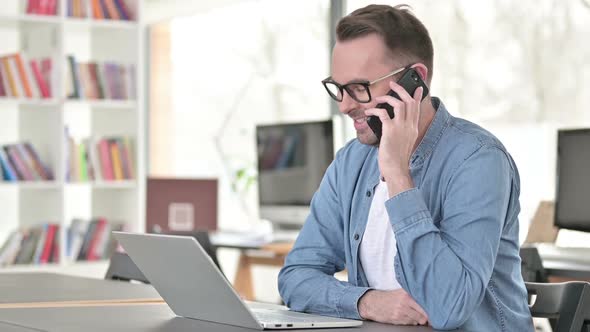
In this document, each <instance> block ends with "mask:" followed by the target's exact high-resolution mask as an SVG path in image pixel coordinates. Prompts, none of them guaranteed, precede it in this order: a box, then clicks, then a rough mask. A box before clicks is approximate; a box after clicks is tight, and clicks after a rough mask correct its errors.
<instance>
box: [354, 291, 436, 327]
mask: <svg viewBox="0 0 590 332" xmlns="http://www.w3.org/2000/svg"><path fill="white" fill-rule="evenodd" d="M358 309H359V314H360V316H361V318H362V319H367V320H372V321H375V322H380V323H387V324H395V325H426V323H427V322H428V316H427V315H426V312H424V309H422V308H421V307H420V305H418V303H416V301H414V299H413V298H412V297H411V296H410V294H408V293H407V292H406V291H405V290H403V289H401V288H400V289H396V290H391V291H380V290H370V291H368V292H366V293H365V295H363V296H362V297H361V298H360V300H359V302H358Z"/></svg>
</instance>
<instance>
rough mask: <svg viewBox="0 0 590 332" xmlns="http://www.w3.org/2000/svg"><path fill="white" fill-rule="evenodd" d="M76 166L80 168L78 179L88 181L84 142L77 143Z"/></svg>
mask: <svg viewBox="0 0 590 332" xmlns="http://www.w3.org/2000/svg"><path fill="white" fill-rule="evenodd" d="M78 150H79V154H78V165H79V166H78V167H79V169H80V173H79V180H80V181H88V165H87V163H86V159H87V156H86V146H85V144H84V143H81V144H78Z"/></svg>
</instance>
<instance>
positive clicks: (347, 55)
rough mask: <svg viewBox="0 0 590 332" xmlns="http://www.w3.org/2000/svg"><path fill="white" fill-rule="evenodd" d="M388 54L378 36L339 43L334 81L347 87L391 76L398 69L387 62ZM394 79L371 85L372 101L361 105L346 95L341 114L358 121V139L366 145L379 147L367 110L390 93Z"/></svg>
mask: <svg viewBox="0 0 590 332" xmlns="http://www.w3.org/2000/svg"><path fill="white" fill-rule="evenodd" d="M386 54H387V49H386V46H385V43H384V42H383V40H382V39H381V37H379V36H378V35H376V34H370V35H367V36H364V37H359V38H355V39H352V40H347V41H338V42H336V45H335V46H334V50H333V52H332V79H333V80H334V81H336V82H338V83H340V84H346V83H348V82H350V81H353V80H368V81H372V80H375V79H377V78H379V77H382V76H383V75H387V74H388V73H389V72H391V71H392V70H394V69H396V68H394V67H395V64H394V63H393V61H391V60H387V58H386ZM392 79H393V78H388V79H385V80H383V81H380V82H377V83H375V84H373V85H371V87H370V91H371V97H372V98H371V101H370V102H368V103H359V102H357V101H356V100H354V99H353V98H351V97H350V96H349V95H348V93H347V92H344V94H343V97H342V102H339V103H338V109H339V110H340V113H342V114H345V115H348V116H349V117H350V118H351V119H352V121H354V129H355V130H356V136H357V138H358V140H359V141H360V142H361V143H363V144H369V145H375V144H377V136H375V134H374V133H373V131H372V130H371V128H369V125H368V124H367V116H366V115H365V113H364V111H365V110H366V109H369V108H374V107H375V106H376V105H377V104H378V102H377V101H376V100H375V98H376V97H379V96H383V95H385V94H387V92H388V91H389V90H390V88H389V82H390V81H391V80H392Z"/></svg>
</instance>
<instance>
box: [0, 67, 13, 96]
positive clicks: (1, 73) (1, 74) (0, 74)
mask: <svg viewBox="0 0 590 332" xmlns="http://www.w3.org/2000/svg"><path fill="white" fill-rule="evenodd" d="M0 80H1V81H2V86H3V87H4V96H5V97H12V90H11V89H10V83H9V82H8V73H7V72H6V69H4V63H3V62H2V58H0Z"/></svg>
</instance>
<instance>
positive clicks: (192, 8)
mask: <svg viewBox="0 0 590 332" xmlns="http://www.w3.org/2000/svg"><path fill="white" fill-rule="evenodd" d="M245 1H249V0H145V5H144V6H145V7H144V22H145V23H146V24H151V23H155V22H160V21H166V20H169V19H171V18H174V17H179V16H187V15H192V14H196V13H198V12H204V11H208V10H211V9H216V8H220V7H224V6H227V5H232V4H236V3H238V2H245Z"/></svg>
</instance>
